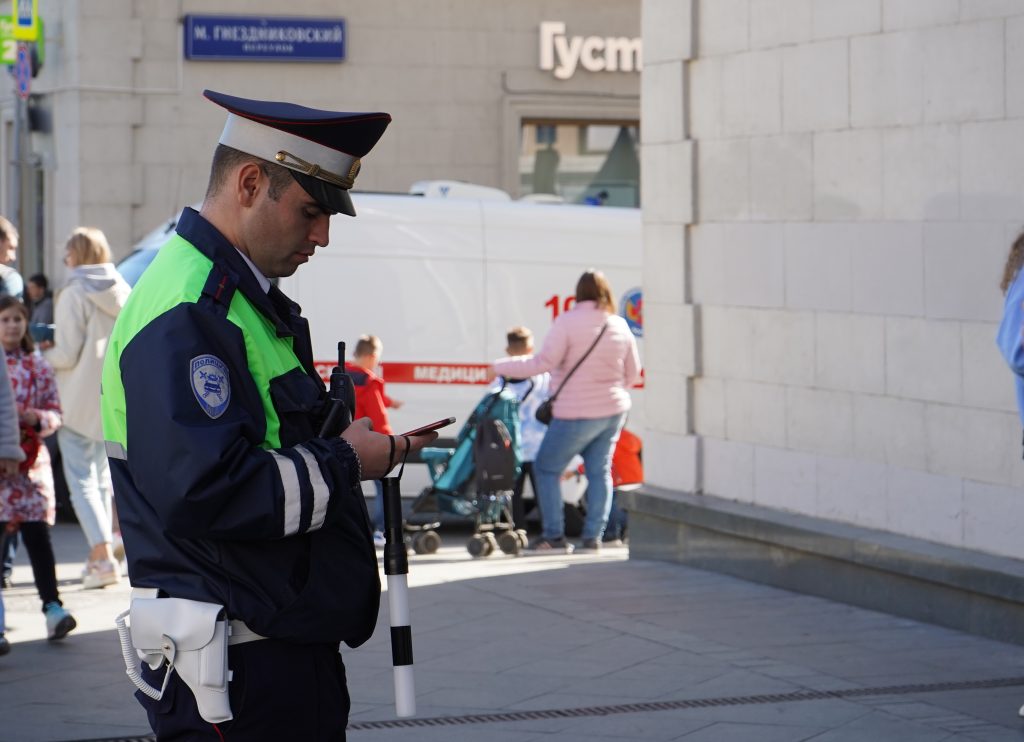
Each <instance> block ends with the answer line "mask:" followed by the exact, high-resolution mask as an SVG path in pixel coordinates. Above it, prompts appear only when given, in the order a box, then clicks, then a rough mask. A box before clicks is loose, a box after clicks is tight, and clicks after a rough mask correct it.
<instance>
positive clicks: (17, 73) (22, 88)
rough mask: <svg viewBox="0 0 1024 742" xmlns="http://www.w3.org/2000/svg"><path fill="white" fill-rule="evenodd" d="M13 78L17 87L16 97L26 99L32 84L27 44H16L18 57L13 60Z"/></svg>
mask: <svg viewBox="0 0 1024 742" xmlns="http://www.w3.org/2000/svg"><path fill="white" fill-rule="evenodd" d="M14 80H15V86H16V87H17V89H18V97H19V98H21V99H22V100H28V94H29V90H30V88H31V85H32V59H31V58H30V57H29V53H28V44H26V43H24V42H22V43H20V44H18V57H17V59H16V60H15V62H14Z"/></svg>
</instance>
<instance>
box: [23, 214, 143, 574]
mask: <svg viewBox="0 0 1024 742" xmlns="http://www.w3.org/2000/svg"><path fill="white" fill-rule="evenodd" d="M64 264H65V265H67V267H68V268H69V269H70V273H69V274H68V282H67V285H66V286H65V287H64V289H63V290H62V291H61V292H60V293H59V294H57V302H56V305H55V307H54V324H55V325H56V329H55V330H54V339H53V343H52V344H50V343H44V344H42V345H43V347H44V354H45V356H46V360H48V361H49V362H50V364H51V365H52V366H53V367H54V369H55V370H56V372H57V386H58V388H59V389H60V395H61V399H62V400H63V401H64V427H62V428H61V429H60V430H59V431H58V433H57V441H58V443H59V444H60V449H61V455H62V457H63V460H64V477H65V479H67V482H68V489H69V490H70V492H71V504H72V506H73V507H74V509H75V515H76V516H77V518H78V522H79V524H80V525H81V526H82V531H83V533H84V534H85V537H86V540H87V541H88V542H89V548H90V551H89V560H88V562H87V563H86V565H85V570H84V571H83V574H82V586H83V587H84V588H86V589H92V588H101V587H106V586H107V585H113V584H114V583H116V582H118V581H119V580H120V579H121V574H120V569H119V567H118V564H117V561H116V559H115V558H114V553H113V549H112V541H113V532H112V518H113V502H112V496H111V493H112V488H111V484H110V469H109V467H108V466H107V455H106V452H105V450H104V446H103V428H102V426H101V424H100V376H101V373H102V369H103V356H104V354H105V353H106V349H107V339H108V338H109V337H110V333H111V331H112V330H113V329H114V320H115V319H116V318H117V315H118V313H119V312H120V311H121V308H122V307H123V306H124V303H125V300H126V299H127V298H128V293H129V291H131V289H130V288H129V287H128V284H127V283H125V281H124V279H123V278H121V276H120V274H119V273H118V272H117V270H116V269H115V268H114V265H113V263H111V253H110V245H108V244H107V238H106V236H104V234H103V232H101V231H100V230H98V229H95V228H92V227H79V228H77V229H75V230H74V231H73V232H72V233H71V236H70V237H68V240H67V244H66V245H65V255H64Z"/></svg>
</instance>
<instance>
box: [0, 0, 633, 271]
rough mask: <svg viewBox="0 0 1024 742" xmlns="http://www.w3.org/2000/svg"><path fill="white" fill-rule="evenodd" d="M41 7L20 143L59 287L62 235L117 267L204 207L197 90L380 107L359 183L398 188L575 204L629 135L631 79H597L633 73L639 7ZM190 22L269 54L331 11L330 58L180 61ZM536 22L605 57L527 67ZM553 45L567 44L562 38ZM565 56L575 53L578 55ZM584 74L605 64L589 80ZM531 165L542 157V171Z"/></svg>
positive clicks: (172, 0) (206, 36) (601, 2)
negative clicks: (85, 242) (154, 232)
mask: <svg viewBox="0 0 1024 742" xmlns="http://www.w3.org/2000/svg"><path fill="white" fill-rule="evenodd" d="M39 5H40V11H41V13H42V15H43V17H44V20H45V28H46V33H45V36H46V62H45V65H44V67H43V69H42V72H41V74H40V76H39V77H38V78H37V79H35V80H33V81H32V93H33V96H34V97H33V103H34V105H37V106H39V107H42V108H45V109H46V110H47V111H48V112H49V114H50V118H51V120H52V122H53V126H52V130H51V131H50V132H49V133H44V132H36V133H34V134H33V143H32V148H33V151H34V152H35V153H36V155H37V156H38V159H39V163H38V164H39V169H40V173H41V175H42V179H43V181H44V182H45V191H46V195H45V203H44V205H43V208H42V209H41V221H42V222H43V225H44V228H43V230H42V231H43V233H44V238H43V240H44V244H45V245H46V247H47V249H48V251H49V252H48V258H47V268H48V269H49V270H51V271H52V272H53V273H54V274H55V275H54V276H53V278H54V279H56V280H58V281H59V280H60V278H61V276H60V271H61V270H62V269H61V268H60V256H61V255H62V244H61V243H62V241H63V239H64V237H65V236H66V235H67V234H68V233H69V232H70V230H71V229H72V228H73V227H74V226H76V225H79V224H82V223H87V224H93V225H96V226H98V227H101V228H102V229H103V230H104V231H105V232H106V233H107V235H108V237H109V238H110V242H111V245H112V247H113V248H114V250H115V253H116V254H117V255H118V256H120V255H124V254H125V253H127V251H128V250H129V249H130V248H131V246H132V244H134V242H135V241H136V240H137V239H139V238H140V237H141V236H142V235H144V234H146V233H147V232H149V231H150V230H151V229H153V228H154V227H156V226H158V225H159V224H161V223H163V222H164V220H166V219H167V218H168V216H169V215H172V214H176V213H177V212H178V211H179V210H180V209H181V207H182V206H185V205H188V204H192V203H195V202H197V201H199V200H201V199H202V196H203V192H204V191H205V188H206V180H207V177H208V174H209V172H208V169H209V159H210V154H211V152H212V147H213V145H214V143H215V141H216V137H217V135H218V133H219V131H220V127H221V126H223V121H224V117H223V110H222V109H220V108H219V107H217V106H214V105H212V104H210V103H208V102H206V101H205V100H204V99H203V97H202V91H203V90H204V89H206V88H209V89H212V90H219V91H223V92H227V93H231V94H234V95H240V96H244V97H252V98H261V99H265V100H290V101H294V102H297V103H301V104H304V105H308V106H312V107H320V108H327V109H337V108H339V107H343V108H345V109H346V110H366V111H387V112H389V113H391V114H392V116H393V117H394V122H393V124H392V125H391V126H390V127H389V129H388V132H387V134H386V135H385V136H384V138H383V139H382V140H381V142H380V144H379V145H378V146H376V147H375V148H374V150H373V152H372V153H371V154H370V156H369V157H367V158H366V161H365V162H364V167H363V170H362V172H361V173H360V176H359V180H358V182H357V184H356V188H357V189H360V190H385V191H398V192H404V191H407V190H408V189H409V186H410V185H411V184H412V183H414V182H415V181H418V180H424V179H434V178H445V179H455V180H464V181H469V182H473V183H479V184H482V185H488V186H497V187H500V188H503V189H504V190H507V191H509V192H511V193H512V194H513V196H519V195H523V194H525V193H530V192H539V191H544V192H550V191H552V190H553V191H555V192H556V193H557V195H560V196H562V197H564V198H566V199H567V200H570V201H572V200H578V199H579V198H581V197H582V196H583V195H585V193H586V189H587V187H588V184H589V183H590V179H591V178H592V176H593V174H594V172H596V170H597V169H599V168H600V165H601V163H602V162H603V161H604V159H606V158H607V157H608V154H609V150H610V149H611V148H612V147H613V145H614V144H615V143H616V141H617V139H616V136H615V133H616V132H618V131H619V130H620V129H624V130H626V131H628V132H629V133H630V136H631V137H632V138H633V139H634V144H635V132H636V131H637V129H638V121H639V88H640V75H639V73H638V72H637V71H636V70H634V71H632V72H626V71H614V72H612V71H610V69H611V68H612V67H617V68H618V70H625V69H626V67H628V66H629V65H630V64H632V65H633V66H634V67H637V68H638V66H639V63H640V60H639V50H638V49H634V48H633V46H632V45H631V43H630V44H625V45H622V44H620V43H619V42H620V40H621V39H625V40H627V41H630V42H632V40H635V39H638V37H639V32H640V2H639V0H627V1H626V2H623V1H622V0H566V1H565V2H561V3H559V4H558V6H557V7H555V8H553V7H552V6H551V4H550V3H548V2H545V1H544V0H520V1H519V2H516V3H504V2H481V1H480V0H423V2H407V1H406V0H375V1H374V2H372V3H371V2H350V1H346V2H337V1H336V0H303V2H302V3H300V4H299V7H296V8H284V7H283V6H282V5H281V3H280V2H272V1H271V0H218V1H217V2H209V0H104V1H103V2H92V1H85V2H78V1H74V0H67V1H65V0H60V1H58V0H47V1H46V2H40V3H39ZM9 12H10V2H9V0H0V14H3V13H8V14H9ZM196 15H203V16H226V17H229V19H230V17H231V16H236V17H240V19H239V20H237V22H236V23H233V22H230V21H229V22H225V23H221V24H215V25H212V26H202V27H197V28H201V29H202V30H197V31H196V33H198V34H199V36H200V37H201V38H196V39H193V41H195V42H204V43H207V42H211V41H213V42H216V41H230V42H238V41H245V40H246V39H251V40H252V43H253V44H255V45H258V46H260V47H267V46H270V47H273V49H272V50H276V49H278V48H281V47H285V46H287V45H288V44H289V43H291V42H292V41H293V40H295V38H299V40H300V41H302V40H305V39H307V37H308V33H307V32H306V31H303V30H302V29H299V30H297V31H275V32H273V33H271V32H269V31H266V30H265V29H263V27H262V26H261V20H260V19H262V18H275V17H278V16H282V15H287V16H289V17H294V16H301V17H302V18H306V17H308V18H311V19H317V18H319V19H338V18H341V19H344V35H345V39H344V47H345V58H344V61H342V62H295V61H273V62H267V61H263V62H254V61H227V60H225V61H206V60H199V59H187V58H185V54H184V43H185V41H186V39H185V34H184V28H183V19H185V18H188V17H190V16H196ZM246 19H252V20H251V22H250V21H248V20H246ZM549 20H557V21H558V22H560V23H562V24H564V26H565V28H566V29H567V31H568V32H569V34H570V36H573V37H575V35H576V34H577V33H582V34H584V35H585V36H586V37H590V36H594V37H596V38H599V39H600V40H601V44H599V45H598V46H603V47H604V48H603V49H600V50H598V49H597V47H596V46H595V44H594V43H589V45H588V51H587V55H586V57H585V58H583V57H581V56H577V58H576V68H575V70H574V73H573V74H572V75H571V78H570V79H559V78H557V77H555V76H554V75H553V74H552V72H551V71H548V70H542V69H540V67H539V64H538V59H539V56H540V51H539V49H538V44H539V33H540V32H539V29H540V27H541V24H542V23H544V22H545V21H549ZM218 28H220V29H222V30H221V31H217V30H216V29H218ZM329 33H333V31H329ZM218 35H219V36H220V37H223V38H214V37H215V36H218ZM608 39H610V40H611V42H608V41H606V40H608ZM563 41H564V40H563ZM565 43H569V44H570V46H572V45H576V46H577V47H578V46H579V44H578V42H576V41H575V39H570V40H569V41H568V42H565ZM574 48H575V47H574ZM577 51H579V52H580V54H581V55H582V53H583V50H582V48H581V47H580V48H579V49H577ZM599 62H600V63H601V64H599ZM598 66H603V67H604V68H605V69H602V70H596V69H595V70H594V71H591V69H588V67H594V68H596V67H598ZM12 101H13V91H11V92H0V115H2V116H3V120H4V121H5V122H7V124H8V127H9V123H10V121H11V116H12V108H13V105H12ZM531 137H532V138H531ZM8 140H9V134H8V135H7V137H6V138H2V141H0V150H2V151H0V154H3V155H5V156H6V157H5V161H6V160H7V159H9V155H10V151H9V142H8ZM542 149H543V150H552V149H555V150H560V155H561V159H560V161H557V160H556V159H555V158H553V157H548V158H547V159H546V160H544V156H541V157H540V158H538V157H537V152H538V151H539V150H542ZM545 154H546V155H548V154H551V153H550V152H547V153H545ZM633 158H634V160H635V155H634V156H633ZM535 160H544V162H545V163H546V168H545V169H544V170H543V172H541V173H539V174H538V173H536V172H534V166H535ZM556 169H557V172H556ZM9 178H10V173H9V172H8V169H7V168H4V169H3V172H2V173H0V191H3V192H2V193H0V199H6V192H7V189H8V187H9V185H10V182H9ZM545 189H546V190H545ZM609 192H610V193H611V197H612V199H619V200H620V201H622V202H624V203H625V202H628V201H629V199H634V200H635V199H638V198H639V196H638V193H639V188H638V187H628V188H621V189H618V190H616V189H614V188H611V189H609ZM2 202H3V203H5V204H6V200H3V201H2Z"/></svg>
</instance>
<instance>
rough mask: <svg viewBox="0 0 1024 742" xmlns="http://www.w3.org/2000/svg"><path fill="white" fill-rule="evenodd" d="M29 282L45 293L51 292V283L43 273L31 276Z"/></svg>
mask: <svg viewBox="0 0 1024 742" xmlns="http://www.w3.org/2000/svg"><path fill="white" fill-rule="evenodd" d="M28 282H29V283H34V284H35V285H36V286H38V287H39V288H41V289H42V290H43V291H49V290H50V281H49V279H47V278H46V276H44V275H43V274H42V273H33V274H32V275H31V276H29V277H28Z"/></svg>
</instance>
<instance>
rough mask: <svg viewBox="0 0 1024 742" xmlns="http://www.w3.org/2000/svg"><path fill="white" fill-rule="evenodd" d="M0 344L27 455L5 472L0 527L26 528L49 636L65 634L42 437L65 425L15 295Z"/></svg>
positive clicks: (3, 301)
mask: <svg viewBox="0 0 1024 742" xmlns="http://www.w3.org/2000/svg"><path fill="white" fill-rule="evenodd" d="M0 344H2V345H3V348H4V354H5V356H6V361H7V373H8V376H9V377H10V379H11V388H12V390H13V391H14V402H15V405H16V406H17V409H18V422H19V424H20V426H21V439H22V448H23V449H24V451H25V455H26V460H25V461H24V462H23V463H22V465H21V466H20V467H19V469H18V471H17V472H15V473H14V474H0V529H4V530H14V529H17V530H18V531H19V532H20V533H21V538H22V541H23V542H24V544H25V548H26V550H27V551H28V557H29V561H30V562H31V564H32V576H33V577H34V578H35V583H36V590H37V591H38V592H39V598H40V599H41V600H42V603H43V614H44V615H45V616H46V629H47V637H48V638H49V639H50V640H51V641H55V640H58V639H63V638H64V637H65V636H67V634H68V632H69V631H71V630H72V629H74V628H75V626H76V623H75V619H74V618H73V617H72V615H71V614H70V613H68V611H67V610H66V609H65V608H64V606H63V604H62V603H61V600H60V595H59V593H58V591H57V567H56V559H55V558H54V554H53V544H52V543H51V541H50V526H52V525H53V523H54V521H55V520H56V514H57V508H56V498H55V497H54V490H53V472H52V470H51V468H50V456H49V454H48V453H47V451H46V446H44V445H42V442H41V439H42V438H44V437H46V436H48V435H52V434H53V433H54V431H56V430H57V428H59V427H60V424H61V414H60V400H59V398H58V396H57V382H56V380H55V379H54V373H53V369H52V368H51V367H50V364H48V363H47V362H46V361H45V360H44V359H43V357H42V356H41V355H40V354H39V353H38V352H37V351H36V350H35V344H34V343H33V341H32V337H31V335H29V334H28V309H27V308H26V307H25V305H24V304H22V303H21V300H19V299H17V298H15V297H13V296H4V297H0Z"/></svg>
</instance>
